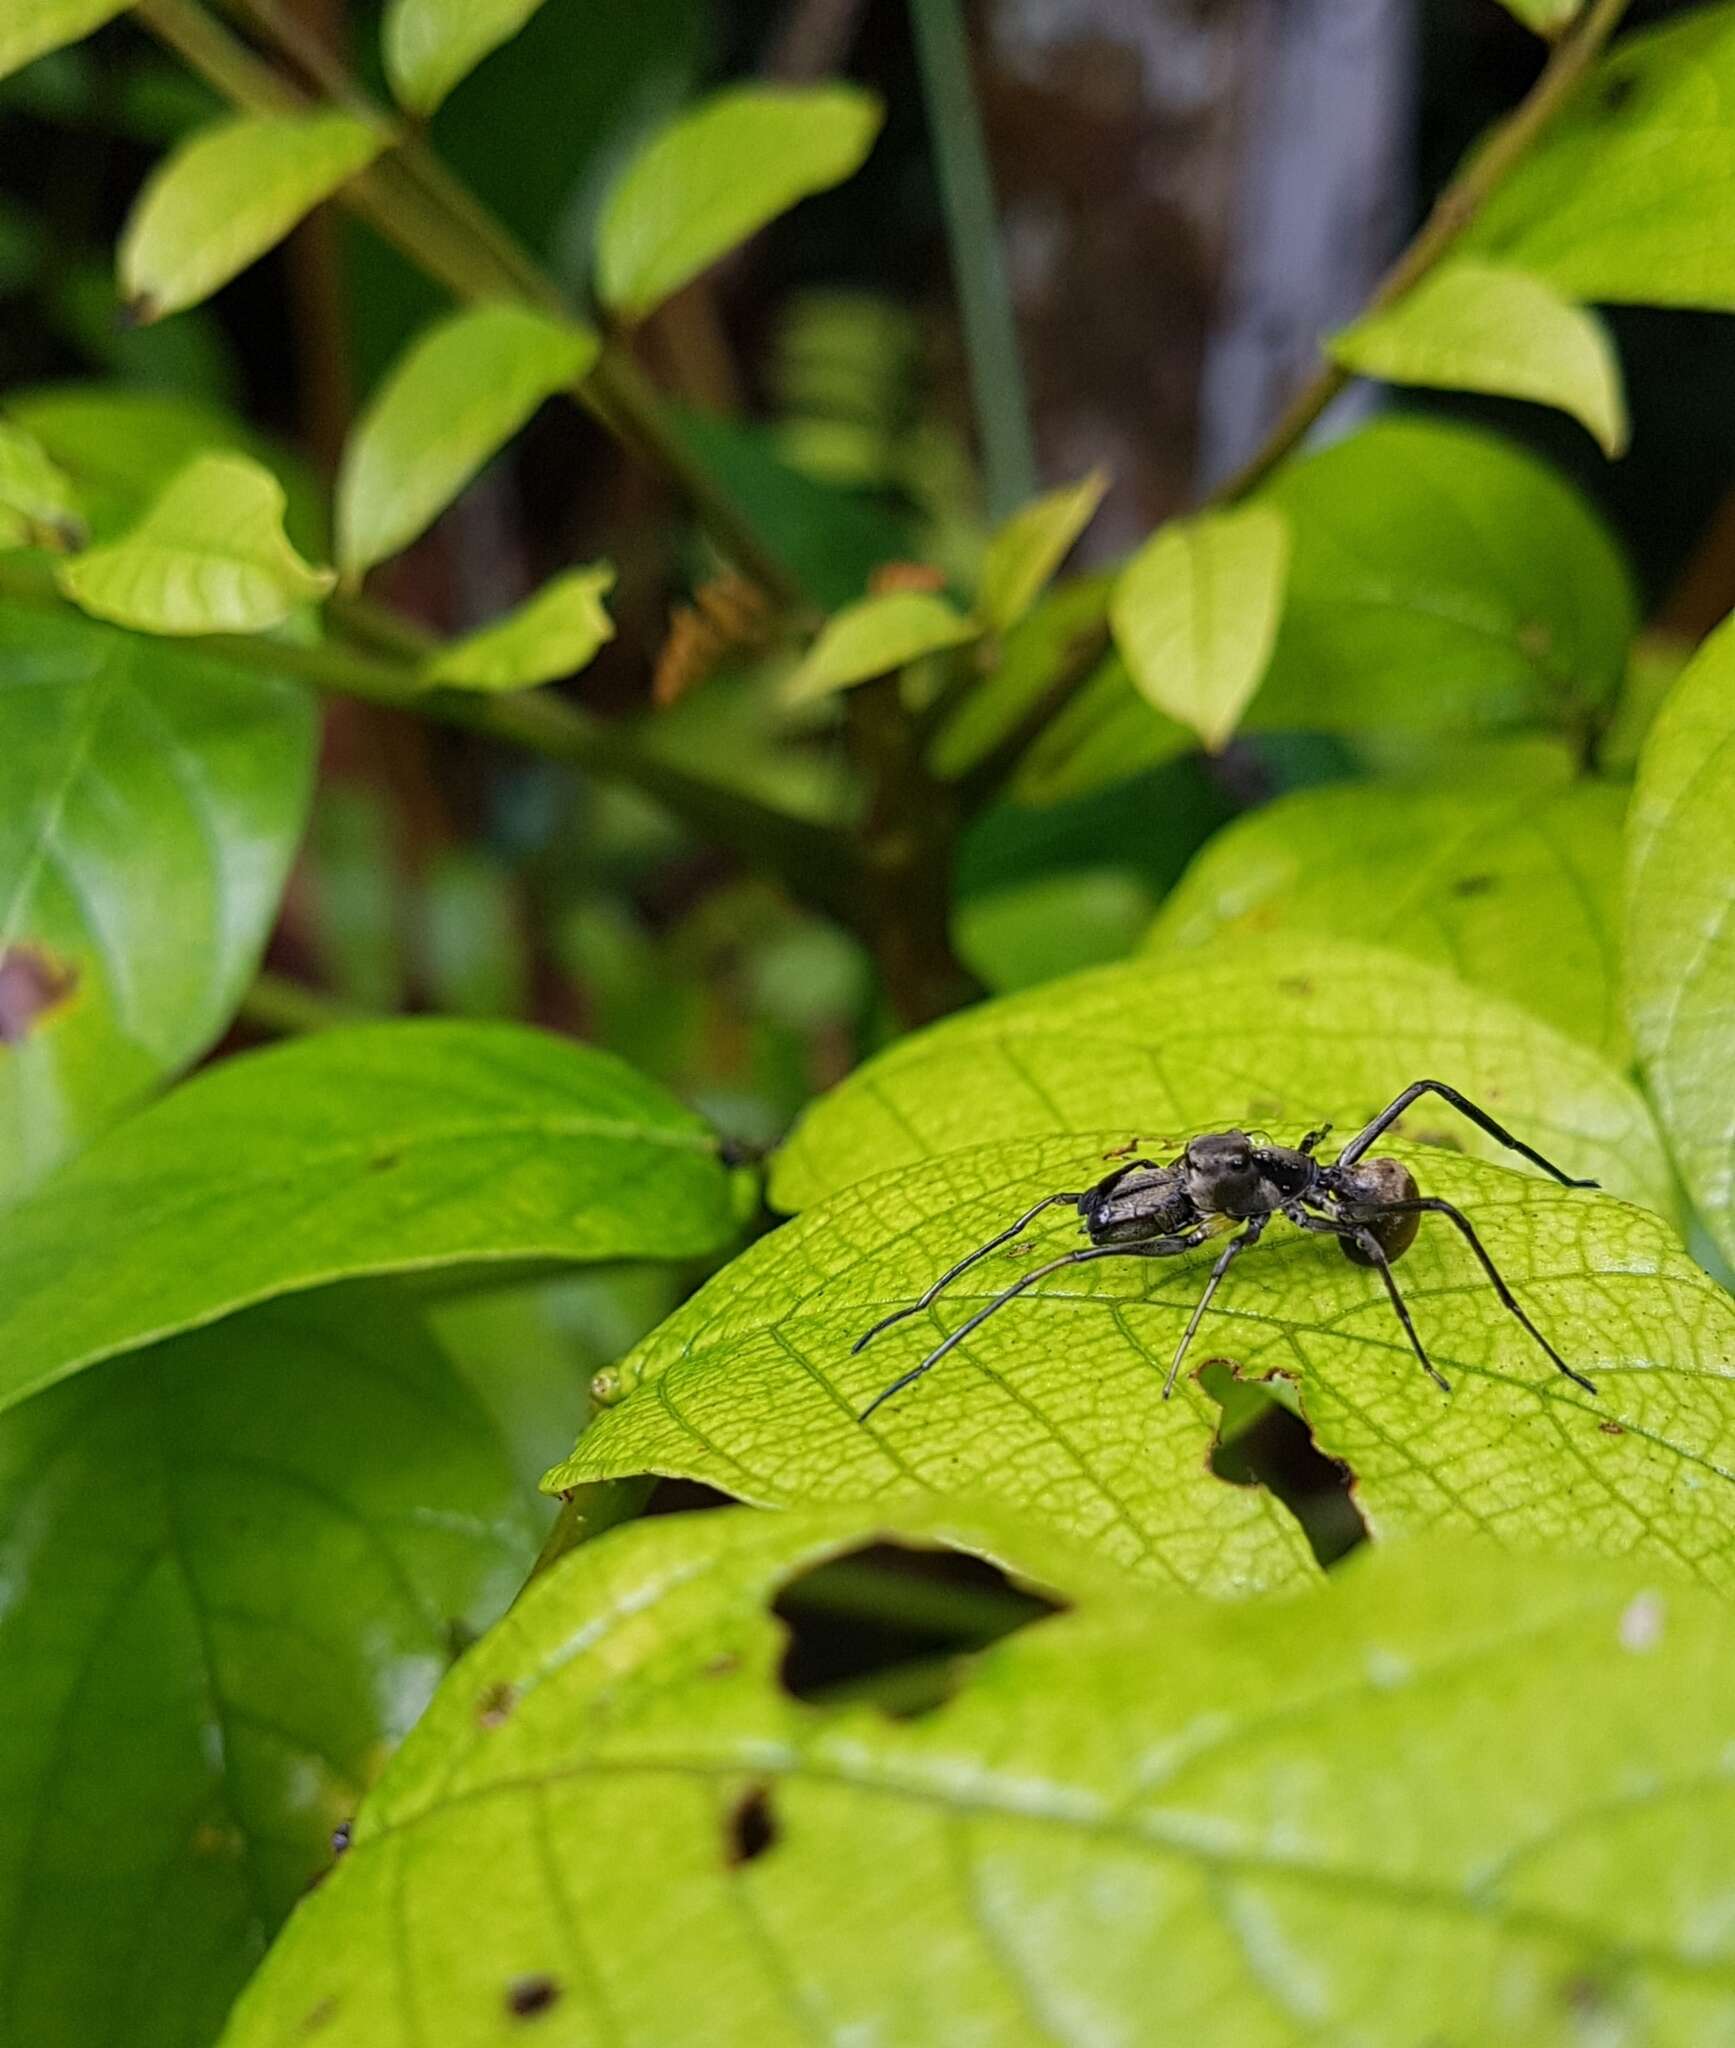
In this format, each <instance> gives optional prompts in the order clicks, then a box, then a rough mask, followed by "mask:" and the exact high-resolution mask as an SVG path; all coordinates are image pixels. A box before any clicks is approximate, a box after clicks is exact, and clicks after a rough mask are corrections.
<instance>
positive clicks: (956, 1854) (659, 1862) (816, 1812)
mask: <svg viewBox="0 0 1735 2048" xmlns="http://www.w3.org/2000/svg"><path fill="white" fill-rule="evenodd" d="M959 1519H960V1520H962V1519H963V1518H962V1517H960V1518H959ZM887 1536H890V1537H891V1538H892V1539H893V1540H895V1541H899V1542H900V1543H902V1544H903V1545H904V1546H905V1547H908V1548H916V1549H928V1548H932V1547H934V1546H935V1545H936V1542H945V1543H949V1544H951V1545H966V1546H968V1547H970V1548H979V1547H983V1546H982V1539H981V1538H980V1537H976V1536H974V1535H973V1532H972V1531H970V1530H969V1529H968V1527H967V1526H966V1528H965V1529H963V1530H962V1531H960V1532H958V1533H953V1532H952V1531H951V1530H950V1529H948V1528H946V1527H945V1526H944V1525H942V1526H940V1527H939V1528H936V1526H935V1518H934V1517H933V1516H932V1515H931V1514H929V1515H927V1516H923V1515H921V1514H920V1513H912V1512H910V1511H908V1510H904V1511H899V1512H894V1513H892V1514H890V1515H887V1516H884V1517H874V1518H868V1517H851V1516H849V1515H847V1514H846V1513H843V1512H835V1513H830V1514H814V1515H801V1516H789V1515H779V1516H767V1515H751V1514H744V1513H741V1512H723V1513H718V1514H710V1515H705V1516H696V1515H695V1516H682V1517H665V1518H661V1519H658V1520H652V1521H649V1522H641V1523H639V1524H637V1525H636V1526H633V1527H630V1528H627V1529H621V1530H616V1531H613V1532H611V1533H610V1534H608V1535H606V1536H604V1537H602V1538H601V1539H600V1540H599V1541H597V1542H595V1543H593V1544H591V1545H589V1546H587V1547H585V1548H584V1549H582V1550H580V1551H578V1552H576V1553H575V1554H573V1555H571V1556H570V1557H568V1558H567V1559H565V1560H564V1561H563V1562H562V1563H561V1564H560V1565H558V1566H557V1567H556V1568H555V1569H554V1570H552V1571H550V1572H549V1573H548V1574H547V1575H546V1577H544V1578H543V1579H542V1580H540V1581H539V1582H538V1583H537V1584H536V1585H534V1586H533V1587H532V1588H531V1589H530V1591H529V1592H528V1593H527V1594H526V1596H525V1597H524V1599H523V1600H522V1601H521V1602H520V1603H519V1605H518V1606H517V1607H515V1608H514V1609H513V1611H512V1613H511V1615H510V1616H508V1618H507V1619H506V1620H505V1621H504V1622H503V1623H502V1624H501V1625H500V1626H499V1627H498V1628H497V1629H496V1630H495V1631H494V1632H493V1633H492V1634H491V1635H490V1636H489V1637H488V1639H487V1640H486V1641H485V1642H484V1643H483V1644H481V1645H479V1646H478V1648H477V1649H476V1650H475V1652H474V1653H473V1654H472V1655H471V1656H470V1657H469V1658H467V1659H466V1660H465V1662H464V1664H463V1665H461V1666H460V1667H459V1669H458V1670H457V1671H455V1672H454V1673H453V1674H452V1675H451V1676H450V1677H449V1678H448V1679H447V1681H446V1683H445V1685H444V1686H443V1687H442V1688H441V1691H440V1694H439V1696H438V1697H437V1698H436V1700H435V1702H434V1704H433V1706H432V1708H431V1709H430V1710H429V1712H428V1714H427V1716H426V1717H425V1718H424V1719H423V1721H422V1722H421V1724H420V1725H419V1726H418V1727H417V1728H416V1730H415V1732H414V1734H413V1735H412V1736H411V1737H410V1739H409V1741H408V1742H407V1743H406V1744H405V1745H404V1748H403V1749H402V1751H401V1752H400V1753H399V1755H398V1756H397V1757H396V1758H395V1759H394V1761H393V1763H392V1764H391V1766H390V1767H389V1769H388V1771H387V1773H386V1776H385V1777H384V1779H383V1780H382V1782H381V1784H380V1786H379V1788H378V1790H377V1791H376V1792H375V1793H374V1794H373V1795H372V1797H371V1798H370V1799H369V1800H368V1802H367V1805H366V1807H365V1808H364V1810H363V1812H362V1814H361V1816H360V1817H359V1819H358V1821H357V1825H356V1828H355V1834H354V1841H353V1845H352V1847H351V1848H350V1850H349V1852H348V1854H347V1855H346V1856H345V1857H344V1859H343V1861H342V1863H341V1864H340V1865H339V1867H338V1869H337V1870H336V1871H335V1872H334V1873H333V1874H332V1877H331V1878H330V1880H329V1881H328V1882H327V1883H326V1884H324V1885H323V1886H321V1888H320V1890H319V1891H318V1893H317V1894H316V1895H315V1896H314V1897H312V1898H311V1899H309V1900H308V1901H307V1902H306V1904H305V1905H304V1906H303V1908H302V1909H301V1911H300V1912H299V1913H297V1915H296V1916H295V1919H294V1921H293V1923H292V1924H291V1926H290V1927H289V1929H288V1930H287V1932H286V1933H285V1935H284V1938H283V1940H282V1941H281V1942H280V1943H279V1945H278V1946H277V1948H276V1949H275V1950H274V1951H273V1952H272V1954H271V1955H270V1957H269V1958H268V1959H267V1961H266V1963H265V1965H264V1968H263V1969H262V1970H261V1972H260V1974H259V1975H258V1976H257V1977H256V1978H255V1979H254V1981H253V1982H252V1983H251V1984H250V1985H249V1986H248V1988H247V1990H246V1991H245V1992H244V1993H243V1995H242V1998H241V2000H240V2002H239V2004H238V2006H237V2008H236V2011H235V2014H234V2017H233V2019H232V2021H231V2023H230V2026H229V2030H228V2032H227V2033H226V2034H225V2035H224V2036H223V2044H224V2048H288V2044H291V2043H298V2042H301V2041H304V2040H307V2039H309V2038H311V2037H313V2036H315V2035H316V2036H317V2037H318V2038H319V2040H320V2043H321V2048H376V2044H379V2043H382V2042H399V2041H413V2040H414V2039H416V2038H417V2035H416V2028H417V2025H418V2024H419V2021H418V2017H417V2016H418V2015H427V2014H430V2013H437V2014H438V2016H439V2021H438V2039H439V2041H440V2043H441V2048H498V2044H500V2043H504V2042H506V2041H509V2040H512V2039H516V2038H518V2037H519V2036H522V2037H523V2038H525V2039H526V2040H530V2039H533V2038H534V2037H535V2032H536V2029H537V2027H538V2026H540V2027H542V2028H544V2029H546V2030H547V2033H548V2038H549V2039H550V2040H557V2041H560V2042H562V2043H566V2042H589V2041H592V2040H617V2041H623V2042H626V2041H630V2042H676V2041H684V2040H690V2039H692V2038H694V2037H695V2035H696V2034H701V2033H702V2034H703V2036H704V2038H705V2039H706V2040H707V2041H713V2042H717V2043H720V2044H722V2043H727V2044H730V2048H736V2044H746V2043H759V2042H763V2043H777V2044H779V2048H783V2044H789V2043H798V2042H803V2041H862V2042H867V2041H873V2042H885V2043H893V2042H898V2043H902V2042H966V2041H968V2042H976V2043H995V2044H1007V2048H1025V2044H1032V2048H1034V2044H1037V2043H1048V2042H1056V2041H1079V2042H1084V2041H1090V2042H1123V2043H1134V2042H1170V2041H1186V2042H1189V2043H1194V2044H1197V2048H1284V2044H1290V2043H1294V2042H1297V2041H1302V2040H1314V2041H1341V2042H1348V2041H1352V2040H1358V2041H1382V2042H1399V2041H1402V2042H1423V2041H1430V2042H1435V2041H1437V2042H1447V2041H1450V2042H1486V2043H1493V2042H1509V2043H1515V2042H1526V2043H1534V2044H1538V2048H1541V2044H1545V2043H1546V2044H1549V2048H1566V2044H1568V2043H1571V2042H1573V2041H1577V2040H1583V2039H1584V2038H1585V2037H1586V2035H1587V2033H1590V2034H1591V2035H1592V2037H1593V2038H1601V2037H1602V2036H1603V2035H1606V2037H1607V2038H1608V2039H1611V2040H1621V2041H1633V2042H1639V2041H1643V2042H1646V2043H1649V2044H1654V2048H1702V2044H1706V2043H1710V2042H1713V2041H1717V2040H1720V2039H1721V2038H1723V2037H1724V2036H1725V2035H1726V2034H1727V2033H1728V2032H1729V2031H1730V2029H1731V2027H1735V1993H1732V1991H1731V1988H1730V1974H1729V1969H1728V1965H1727V1961H1726V1958H1727V1953H1728V1950H1727V1939H1726V1936H1725V1935H1724V1934H1723V1933H1722V1927H1723V1921H1722V1917H1721V1916H1722V1914H1723V1912H1724V1910H1725V1907H1726V1902H1727V1893H1728V1839H1729V1820H1730V1813H1729V1804H1730V1802H1729V1795H1728V1789H1727V1777H1726V1773H1727V1749H1728V1713H1727V1702H1728V1698H1729V1693H1730V1689H1731V1687H1732V1686H1735V1638H1732V1635H1731V1631H1730V1629H1729V1626H1728V1613H1727V1609H1726V1607H1725V1606H1724V1605H1723V1604H1722V1603H1721V1602H1720V1601H1718V1600H1716V1599H1715V1598H1713V1597H1711V1596H1710V1595H1707V1594H1706V1593H1704V1592H1703V1591H1701V1590H1700V1589H1698V1588H1695V1587H1692V1586H1686V1585H1682V1584H1680V1583H1679V1582H1678V1581H1676V1580H1675V1579H1674V1578H1673V1577H1672V1576H1671V1575H1669V1574H1667V1573H1661V1574H1659V1573H1658V1572H1657V1571H1656V1570H1654V1569H1651V1570H1641V1569H1637V1568H1634V1567H1631V1566H1625V1567H1623V1566H1594V1567H1588V1568H1587V1567H1586V1566H1585V1565H1583V1564H1582V1563H1579V1562H1575V1561H1573V1560H1561V1559H1548V1560H1527V1561H1526V1562H1525V1563H1524V1564H1523V1566H1522V1567H1521V1568H1519V1569H1514V1567H1513V1564H1512V1562H1511V1560H1510V1559H1508V1558H1505V1557H1503V1556H1501V1555H1500V1554H1499V1553H1498V1552H1494V1551H1491V1550H1490V1549H1488V1548H1487V1547H1485V1546H1480V1545H1476V1546H1472V1545H1464V1544H1459V1545H1453V1546H1450V1547H1449V1548H1447V1549H1446V1550H1445V1552H1444V1553H1443V1554H1442V1553H1440V1552H1437V1551H1436V1550H1435V1549H1434V1548H1433V1547H1432V1546H1425V1547H1424V1546H1418V1547H1416V1548H1413V1549H1410V1550H1408V1551H1405V1552H1402V1553H1398V1554H1394V1555H1390V1556H1376V1557H1373V1558H1370V1559H1368V1560H1366V1561H1365V1562H1361V1563H1359V1564H1357V1565H1355V1566H1354V1567H1352V1568H1351V1569H1349V1570H1348V1571H1346V1572H1345V1573H1343V1574H1342V1576H1341V1577H1340V1578H1337V1579H1335V1580H1333V1581H1332V1583H1330V1584H1329V1585H1327V1586H1325V1587H1323V1588H1322V1589H1321V1590H1320V1591H1319V1592H1318V1593H1317V1594H1316V1595H1315V1596H1314V1597H1313V1598H1311V1599H1307V1600H1282V1601H1261V1602H1248V1603H1237V1604H1229V1605H1217V1604H1213V1603H1207V1602H1201V1601H1196V1600H1190V1599H1187V1598H1185V1597H1183V1596H1180V1595H1177V1594H1175V1593H1174V1592H1172V1591H1168V1590H1165V1589H1158V1588H1143V1587H1126V1588H1114V1589H1105V1588H1102V1587H1100V1586H1098V1585H1097V1584H1095V1583H1094V1582H1093V1581H1092V1579H1091V1578H1090V1576H1089V1575H1088V1574H1081V1573H1078V1572H1076V1571H1072V1570H1068V1569H1067V1568H1066V1567H1065V1566H1064V1565H1062V1566H1060V1567H1059V1569H1058V1571H1057V1570H1056V1568H1055V1566H1054V1565H1053V1564H1052V1563H1049V1562H1048V1561H1046V1560H1045V1561H1044V1563H1043V1565H1042V1567H1041V1569H1043V1570H1044V1572H1045V1573H1047V1574H1052V1578H1051V1583H1052V1582H1053V1578H1057V1579H1058V1585H1057V1587H1056V1590H1057V1591H1059V1592H1060V1593H1061V1594H1062V1595H1063V1596H1065V1597H1066V1598H1067V1599H1068V1600H1069V1602H1070V1604H1071V1608H1072V1611H1071V1612H1068V1613H1065V1614H1060V1615H1054V1616H1050V1617H1048V1618H1047V1619H1044V1620H1041V1621H1039V1622H1038V1623H1036V1624H1035V1625H1034V1626H1027V1627H1024V1628H1022V1629H1018V1630H1016V1631H1015V1632H1013V1633H1012V1634H1010V1635H1007V1636H1004V1637H1002V1638H1001V1639H1000V1640H999V1641H998V1642H995V1643H993V1644H991V1645H990V1646H989V1647H988V1648H987V1649H986V1650H985V1651H983V1652H981V1653H980V1655H979V1656H977V1657H974V1658H972V1659H970V1660H969V1661H968V1663H965V1664H961V1665H960V1666H959V1667H958V1668H957V1669H956V1671H955V1673H954V1679H953V1691H952V1694H951V1696H950V1697H949V1698H948V1699H947V1701H946V1702H945V1704H944V1705H942V1706H941V1707H939V1708H938V1709H937V1710H935V1711H934V1712H932V1713H929V1714H925V1715H918V1716H915V1717H895V1716H894V1715H893V1714H890V1713H884V1712H877V1711H874V1710H873V1708H872V1707H871V1706H863V1705H862V1704H860V1703H856V1704H844V1703H841V1702H838V1703H832V1704H829V1705H827V1704H817V1705H816V1704H814V1703H811V1702H808V1701H805V1700H801V1699H796V1698H792V1697H791V1696H790V1693H789V1691H788V1690H787V1688H786V1686H785V1685H784V1684H782V1683H780V1681H779V1665H780V1661H781V1659H782V1657H783V1654H784V1650H785V1646H786V1645H785V1631H784V1629H783V1627H782V1625H781V1624H780V1622H779V1621H778V1619H777V1616H776V1614H775V1613H774V1612H773V1605H774V1603H776V1602H778V1601H779V1597H780V1595H781V1594H782V1593H783V1591H784V1589H785V1588H786V1587H788V1586H789V1585H790V1584H791V1583H792V1582H796V1581H799V1580H801V1579H802V1578H804V1577H805V1576H806V1575H807V1574H808V1573H810V1572H812V1571H813V1570H814V1569H815V1568H816V1567H817V1566H819V1565H821V1564H823V1563H824V1562H826V1561H827V1560H829V1559H833V1558H836V1557H838V1556H840V1555H847V1554H848V1552H849V1551H850V1550H851V1548H852V1547H853V1548H857V1549H859V1548H860V1547H862V1546H863V1545H865V1544H868V1543H871V1542H876V1541H880V1540H883V1539H884V1538H886V1537H887ZM991 1546H992V1547H993V1548H994V1549H995V1550H997V1551H998V1552H999V1553H1000V1554H1002V1555H1005V1554H1007V1553H1008V1552H1010V1555H1011V1557H1012V1559H1013V1561H1014V1563H1015V1564H1025V1561H1026V1557H1027V1555H1028V1543H1027V1542H1026V1543H1025V1545H1024V1546H1023V1550H1024V1555H1021V1554H1020V1546H1019V1542H1018V1534H1017V1532H1016V1531H1006V1532H1005V1533H1000V1532H999V1531H998V1530H996V1532H995V1535H994V1536H993V1537H992V1538H991ZM603 1843H606V1844H609V1845H610V1849H609V1853H608V1854H606V1855H599V1854H598V1853H597V1845H598V1844H603ZM484 1871H485V1872H486V1873H487V1881H486V1883H479V1882H478V1873H479V1872H484ZM1587 2009H1588V2010H1589V2011H1590V2012H1592V2013H1594V2015H1595V2023H1594V2029H1587V2027H1586V2026H1585V2024H1584V2019H1583V2016H1584V2014H1585V2013H1586V2011H1587ZM696 2013H699V2014H702V2016H703V2018H702V2025H700V2026H698V2027H696V2026H695V2025H694V2016H695V2014H696ZM423 2038H432V2037H431V2036H429V2035H424V2036H423Z"/></svg>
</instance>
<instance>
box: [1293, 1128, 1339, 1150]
mask: <svg viewBox="0 0 1735 2048" xmlns="http://www.w3.org/2000/svg"><path fill="white" fill-rule="evenodd" d="M1330 1136H1331V1126H1330V1124H1321V1125H1320V1126H1319V1128H1318V1130H1315V1131H1309V1132H1308V1134H1307V1136H1306V1137H1305V1138H1303V1139H1302V1141H1301V1143H1300V1144H1299V1145H1297V1146H1296V1148H1295V1149H1296V1151H1297V1152H1312V1150H1313V1148H1314V1147H1315V1146H1316V1145H1323V1144H1324V1143H1325V1141H1326V1139H1327V1138H1329V1137H1330Z"/></svg>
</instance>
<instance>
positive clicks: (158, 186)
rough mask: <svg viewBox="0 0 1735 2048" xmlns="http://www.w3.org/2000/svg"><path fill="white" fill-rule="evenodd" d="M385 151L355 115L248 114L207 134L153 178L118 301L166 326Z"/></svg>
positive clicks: (129, 244) (131, 227)
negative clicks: (166, 320) (166, 319)
mask: <svg viewBox="0 0 1735 2048" xmlns="http://www.w3.org/2000/svg"><path fill="white" fill-rule="evenodd" d="M384 146H385V138H384V136H383V135H382V134H381V132H380V131H379V130H378V129H376V128H374V127H372V126H371V125H370V124H369V123H368V122H366V121H359V120H357V119H356V118H355V117H354V116H353V115H351V114H338V113H315V114H269V115H244V116H241V117H238V118H236V119H233V120H224V121H218V122H215V123H214V124H213V125H212V126H210V127H209V128H202V129H200V130H199V132H198V133H197V134H196V135H194V136H193V137H192V138H191V139H190V140H189V141H186V142H183V143H182V144H181V145H180V146H179V147H178V148H177V149H175V150H174V151H172V152H171V153H170V155H169V156H168V157H167V158H166V159H165V160H164V161H163V162H162V163H161V164H160V165H159V166H158V168H157V169H156V170H155V171H153V172H152V173H151V176H150V177H149V179H148V180H147V181H146V183H145V188H144V190H143V191H142V192H141V193H140V194H139V197H138V201H137V203H136V204H135V206H134V207H133V211H132V216H131V218H130V219H129V220H128V222H127V224H126V228H125V231H124V232H123V233H122V235H121V241H120V256H119V260H120V293H121V297H122V299H123V300H124V301H125V303H126V304H127V306H128V307H129V308H130V309H131V311H132V314H133V317H134V318H135V319H136V320H141V321H146V320H160V319H162V317H163V316H164V315H165V314H167V313H177V312H179V311H180V310H181V308H182V307H183V306H196V305H197V304H198V303H199V301H200V300H201V299H207V298H209V297H210V295H211V294H212V293H213V292H214V291H215V290H216V289H217V288H218V286H219V285H225V284H227V283H228V282H229V280H230V278H232V277H234V276H235V275H236V273H237V272H238V271H242V270H245V269H246V268H247V266H248V264H249V263H252V262H253V261H254V260H255V259H256V258H257V257H260V256H263V255H264V254H265V252H266V250H268V249H272V248H275V247H276V245H277V244H278V243H279V242H280V241H282V239H283V237H284V236H285V235H286V234H288V232H289V230H290V229H291V228H292V227H294V226H295V224H296V222H297V221H299V220H300V219H301V218H302V217H303V215H305V214H308V213H311V212H312V211H313V209H314V207H316V206H317V205H318V204H319V202H320V201H321V200H322V199H329V198H330V197H331V195H332V193H334V192H335V191H337V189H338V188H339V187H340V186H341V185H345V184H347V183H348V182H349V180H350V179H351V178H353V177H354V176H355V174H356V173H357V172H358V171H360V170H362V169H364V168H365V167H366V166H367V165H368V164H370V163H372V161H373V160H374V158H375V157H376V156H378V155H379V153H380V151H381V149H382V148H383V147H384Z"/></svg>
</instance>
